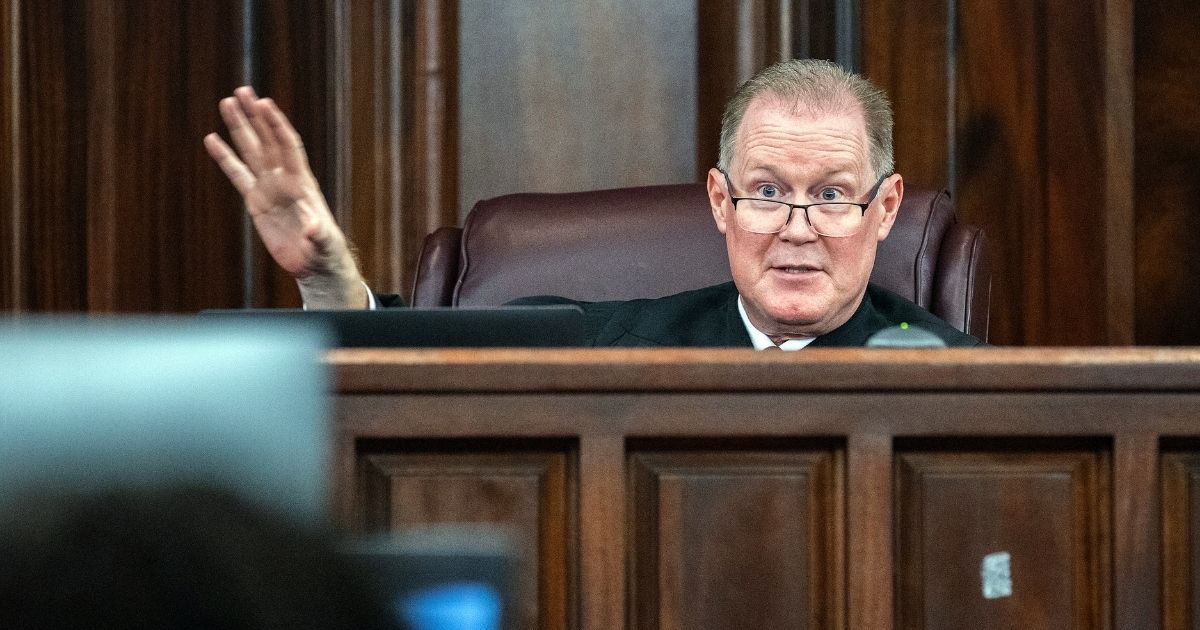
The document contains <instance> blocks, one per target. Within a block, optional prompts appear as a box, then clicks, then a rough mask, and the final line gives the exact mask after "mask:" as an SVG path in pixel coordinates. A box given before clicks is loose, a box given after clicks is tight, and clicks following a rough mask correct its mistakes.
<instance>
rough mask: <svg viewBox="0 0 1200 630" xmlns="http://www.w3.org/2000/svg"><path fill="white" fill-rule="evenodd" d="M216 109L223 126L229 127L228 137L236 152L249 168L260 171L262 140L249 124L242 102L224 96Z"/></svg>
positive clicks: (261, 167)
mask: <svg viewBox="0 0 1200 630" xmlns="http://www.w3.org/2000/svg"><path fill="white" fill-rule="evenodd" d="M218 109H220V111H221V119H222V120H224V121H225V126H226V127H227V128H228V129H229V137H230V138H231V139H232V140H233V145H234V146H236V147H237V150H238V153H240V154H241V155H242V157H243V158H244V159H245V160H246V163H247V164H248V165H249V166H250V168H251V170H253V171H254V172H261V171H262V169H263V163H262V161H263V157H262V153H263V149H262V140H261V139H260V136H259V134H258V132H257V131H255V130H254V127H253V126H252V125H251V124H250V121H249V119H248V118H247V116H246V110H245V108H244V106H243V104H242V102H241V101H240V100H239V99H238V98H236V97H233V96H230V97H226V98H223V99H221V102H220V103H219V104H218Z"/></svg>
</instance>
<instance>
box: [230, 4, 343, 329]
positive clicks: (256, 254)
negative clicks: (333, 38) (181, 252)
mask: <svg viewBox="0 0 1200 630" xmlns="http://www.w3.org/2000/svg"><path fill="white" fill-rule="evenodd" d="M251 13H252V15H253V19H252V21H253V24H252V27H251V29H252V37H251V50H250V51H248V57H249V59H250V62H251V73H252V75H253V76H252V77H251V79H252V80H253V82H254V84H255V88H256V89H257V90H258V93H259V95H260V96H270V97H271V98H273V99H275V101H276V102H277V103H279V106H280V108H281V109H283V111H284V112H285V113H286V114H287V116H288V118H289V119H290V120H291V122H292V124H293V125H294V126H295V127H296V130H297V131H299V132H300V135H301V137H303V138H304V145H305V150H306V152H307V153H308V161H309V163H310V164H311V166H312V169H313V173H314V174H315V175H316V177H317V181H318V182H321V184H322V187H323V190H324V192H325V194H326V195H328V197H329V199H330V201H331V203H332V202H333V200H335V199H337V196H338V194H339V193H338V185H339V183H340V182H337V181H335V180H333V179H332V178H331V176H332V175H333V174H334V171H333V165H334V160H333V158H332V156H333V155H334V152H335V151H337V150H339V149H338V148H337V147H335V146H333V139H334V138H335V137H336V136H335V134H334V133H333V129H332V127H333V123H332V121H331V117H330V112H329V110H330V99H331V91H330V88H331V84H330V81H329V72H330V67H329V63H328V55H329V54H330V45H329V40H328V38H329V31H330V27H329V21H330V19H329V13H328V12H327V6H326V4H325V0H253V2H252V3H251ZM253 243H254V245H253V254H252V255H251V256H250V260H249V261H248V264H250V265H251V266H252V268H253V273H252V274H250V276H251V282H252V285H253V287H252V289H253V290H252V291H251V293H252V305H253V306H259V307H274V306H285V307H296V306H299V305H300V292H299V289H297V287H296V283H295V281H294V280H293V279H292V278H291V277H290V276H288V275H287V274H286V273H285V272H284V271H283V270H282V269H280V268H279V266H278V265H276V264H275V262H274V261H273V260H271V257H270V255H269V254H268V253H267V251H266V248H265V247H263V246H262V243H261V242H260V241H259V240H258V239H257V238H255V239H253Z"/></svg>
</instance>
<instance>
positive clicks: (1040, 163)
mask: <svg viewBox="0 0 1200 630" xmlns="http://www.w3.org/2000/svg"><path fill="white" fill-rule="evenodd" d="M1197 30H1200V3H1196V2H1195V1H1194V0H1155V1H1153V2H1136V3H1135V2H1134V0H1084V1H1080V0H1045V1H1035V0H957V1H955V0H775V1H769V0H758V1H755V0H742V1H737V0H690V1H689V0H636V1H635V0H577V1H574V2H571V1H567V2H563V1H561V0H503V1H498V2H471V1H467V0H464V1H463V2H459V3H456V2H423V1H414V0H353V1H337V0H190V1H189V0H88V1H80V0H0V86H2V88H0V94H2V95H3V97H2V99H0V310H4V311H20V312H26V311H35V312H41V311H90V312H194V311H197V310H200V309H204V308H216V307H236V306H241V305H255V306H293V305H296V304H297V303H298V296H297V294H296V290H295V287H294V286H293V284H292V282H291V281H290V280H289V279H287V278H286V277H283V276H282V275H280V273H279V272H277V271H276V270H275V269H274V268H273V265H272V263H271V262H270V261H269V259H268V258H267V257H266V254H265V252H263V250H262V249H261V247H260V246H258V245H257V243H256V242H255V241H254V239H253V238H252V237H251V235H250V234H249V232H248V231H247V227H246V225H245V224H244V219H243V216H242V214H243V213H242V210H241V207H240V201H239V199H238V197H237V196H236V194H235V193H234V191H233V189H232V187H231V186H230V185H229V184H228V183H227V182H226V181H225V180H224V177H223V176H222V175H221V173H220V172H219V171H218V169H217V168H216V167H215V166H214V165H213V164H212V163H211V162H210V160H209V159H208V157H207V155H206V154H205V153H204V150H203V147H202V145H201V138H202V137H203V136H204V134H205V133H207V132H209V131H211V130H215V129H218V128H220V122H219V119H218V116H217V110H216V102H217V100H218V99H219V98H221V97H222V96H225V95H227V94H229V93H230V92H231V91H232V89H233V88H234V87H235V86H237V85H239V84H242V83H245V82H253V83H254V84H255V85H256V86H258V87H259V90H260V92H261V93H262V94H264V95H270V96H272V97H274V98H275V99H277V100H278V101H279V102H280V104H281V105H282V106H283V107H284V109H285V111H286V112H287V113H288V114H289V115H290V116H291V118H292V119H293V121H294V122H295V124H296V125H297V127H298V128H299V130H300V132H301V133H302V134H303V135H304V138H305V142H306V146H307V147H308V149H309V156H310V159H311V161H312V164H313V167H314V169H315V171H316V172H317V176H318V178H319V179H320V181H321V182H322V183H323V186H324V189H325V192H326V194H327V195H328V196H329V199H330V201H331V204H333V205H334V207H335V211H336V213H337V215H338V218H339V221H340V222H341V223H342V225H343V226H344V227H345V228H346V230H347V232H348V233H349V235H350V236H351V238H352V239H353V240H354V241H355V243H356V244H357V246H358V249H359V252H360V255H361V259H362V263H363V267H364V272H365V274H366V276H367V278H368V280H369V281H370V282H371V284H372V286H373V287H375V288H377V289H381V290H390V291H396V292H401V293H407V292H408V288H409V286H410V283H411V275H410V274H411V269H412V267H413V261H414V260H415V257H416V254H417V250H418V248H419V245H420V240H421V238H423V236H424V235H425V234H426V233H427V232H429V231H430V230H432V229H433V228H435V227H437V226H439V225H443V224H451V223H454V222H455V221H457V220H458V216H459V214H460V213H461V212H462V210H463V209H464V208H468V207H469V206H470V205H471V203H473V202H474V201H475V200H476V199H477V198H480V197H488V196H494V195H497V194H503V193H506V192H514V191H517V190H544V191H565V190H582V189H592V188H603V187H613V186H624V185H634V184H648V183H672V182H679V181H689V180H697V179H698V178H699V177H700V176H701V174H702V173H703V172H704V171H705V170H707V168H708V167H709V166H710V165H712V164H713V163H714V162H715V159H716V145H717V130H718V127H719V118H720V113H721V109H722V107H723V105H724V102H725V100H726V98H727V97H728V96H729V94H730V93H731V92H732V91H733V89H734V88H735V87H736V85H737V84H738V83H739V82H740V81H741V80H743V79H744V78H746V77H748V76H749V75H750V74H752V73H753V72H754V71H756V70H757V69H759V68H761V67H762V66H764V65H766V64H768V63H770V62H773V61H776V60H778V59H782V58H786V57H805V56H811V57H823V58H829V59H834V60H836V61H839V62H841V63H843V64H845V65H848V66H850V67H853V68H857V69H861V70H862V71H863V72H865V74H866V75H867V76H868V77H869V78H871V79H872V80H874V81H876V82H877V83H879V84H880V85H881V86H882V87H884V88H885V89H886V90H887V91H888V92H889V93H890V94H891V96H892V99H893V101H894V104H895V109H896V114H897V118H896V144H897V162H898V169H899V171H900V172H901V173H903V174H904V175H905V177H906V181H907V182H908V185H909V186H923V187H937V188H943V187H944V188H948V189H950V190H951V191H952V192H953V194H954V197H955V200H956V203H957V206H958V210H959V214H960V217H961V218H962V219H963V220H965V221H968V222H970V223H974V224H978V225H982V226H983V227H984V228H985V229H986V230H987V232H988V234H989V236H990V238H991V241H992V245H993V252H994V260H993V269H994V272H995V280H994V286H993V297H992V312H993V320H992V341H993V342H995V343H1000V344H1025V345H1043V344H1044V345H1103V344H1141V345H1180V344H1198V343H1200V295H1198V291H1197V285H1198V284H1200V281H1198V280H1197V277H1198V276H1200V261H1197V260H1196V258H1195V256H1193V255H1192V252H1194V251H1196V247H1195V245H1194V243H1195V242H1196V240H1197V237H1198V236H1200V214H1198V213H1197V212H1196V210H1197V206H1198V205H1200V201H1198V199H1200V196H1198V193H1200V190H1198V188H1200V186H1198V185H1197V183H1198V181H1200V175H1198V173H1200V130H1197V123H1198V122H1200V40H1197V39H1196V38H1195V37H1194V33H1195V32H1196V31H1197ZM680 246H681V247H684V246H687V244H686V243H681V244H680Z"/></svg>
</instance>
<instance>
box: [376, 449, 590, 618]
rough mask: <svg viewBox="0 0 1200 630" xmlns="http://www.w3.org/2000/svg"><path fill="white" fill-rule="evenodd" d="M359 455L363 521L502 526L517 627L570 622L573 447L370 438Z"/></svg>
mask: <svg viewBox="0 0 1200 630" xmlns="http://www.w3.org/2000/svg"><path fill="white" fill-rule="evenodd" d="M358 461H359V465H358V468H359V473H358V474H359V483H360V490H359V492H360V496H363V497H364V498H366V501H364V502H363V504H364V505H366V506H371V508H372V509H370V510H367V511H365V512H364V513H362V514H360V517H359V518H360V521H359V526H360V527H362V528H363V529H365V530H367V531H395V530H400V529H403V528H406V527H413V526H419V525H429V524H447V523H488V524H497V525H500V526H502V527H503V528H504V530H505V531H506V532H507V533H508V534H509V535H510V536H511V538H512V540H513V543H514V551H515V554H516V557H517V558H518V565H517V568H516V574H517V576H516V577H517V580H516V582H517V609H518V611H519V612H518V619H517V620H516V624H515V627H521V628H534V627H538V628H544V629H547V630H549V629H552V628H566V627H570V625H571V624H570V623H569V622H568V619H569V618H570V613H569V610H570V608H569V602H568V597H569V595H568V590H569V589H570V587H571V584H572V583H573V581H572V577H571V576H572V571H573V564H574V561H573V558H574V557H575V553H574V550H573V546H572V542H571V540H572V538H573V535H572V532H573V531H574V528H575V522H574V520H573V519H574V517H573V514H574V509H573V506H574V501H575V499H574V492H575V487H576V484H575V481H574V473H573V472H572V468H573V457H572V455H571V454H570V452H568V451H567V450H564V449H560V448H547V449H532V448H529V445H528V444H525V445H523V446H522V447H521V448H517V449H511V450H508V451H507V452H497V450H496V446H495V445H494V444H491V445H488V444H480V443H475V444H461V443H455V444H451V443H448V442H447V443H441V444H436V445H429V444H426V445H408V446H405V445H396V444H394V443H391V444H388V443H367V444H365V445H361V446H360V448H359V454H358ZM525 559H534V560H533V561H532V562H531V561H528V560H525ZM539 611H541V612H542V614H541V615H539Z"/></svg>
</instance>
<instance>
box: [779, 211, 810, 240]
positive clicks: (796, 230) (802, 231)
mask: <svg viewBox="0 0 1200 630" xmlns="http://www.w3.org/2000/svg"><path fill="white" fill-rule="evenodd" d="M819 237H820V234H817V233H816V232H814V231H813V229H812V226H811V225H809V224H808V214H807V213H806V211H805V210H803V209H801V208H792V211H791V214H789V215H788V222H787V223H786V224H784V226H783V229H782V230H779V238H780V240H784V241H788V242H792V243H807V242H809V241H815V240H817V239H818V238H819Z"/></svg>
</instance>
